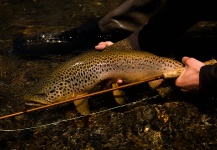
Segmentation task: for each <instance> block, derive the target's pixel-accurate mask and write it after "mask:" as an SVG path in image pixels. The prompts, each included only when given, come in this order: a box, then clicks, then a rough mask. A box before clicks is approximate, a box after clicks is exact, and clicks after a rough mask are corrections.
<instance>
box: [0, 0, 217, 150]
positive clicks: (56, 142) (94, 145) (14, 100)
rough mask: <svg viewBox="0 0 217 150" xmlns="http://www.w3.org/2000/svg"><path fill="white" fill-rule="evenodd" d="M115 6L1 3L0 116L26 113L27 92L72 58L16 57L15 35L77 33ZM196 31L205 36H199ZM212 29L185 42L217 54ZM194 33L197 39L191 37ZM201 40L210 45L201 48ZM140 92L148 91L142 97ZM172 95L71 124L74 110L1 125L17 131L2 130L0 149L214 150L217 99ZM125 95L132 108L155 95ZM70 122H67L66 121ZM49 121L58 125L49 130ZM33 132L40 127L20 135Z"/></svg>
mask: <svg viewBox="0 0 217 150" xmlns="http://www.w3.org/2000/svg"><path fill="white" fill-rule="evenodd" d="M120 1H121V0H116V1H113V0H62V1H60V0H52V1H51V0H1V1H0V33H1V34H0V53H1V55H0V104H1V105H0V116H3V115H7V114H10V113H14V112H18V111H22V110H23V109H26V108H25V105H24V101H23V100H22V95H23V93H24V92H25V90H26V89H28V88H29V87H31V86H34V83H35V82H37V81H38V80H40V78H43V77H44V76H46V75H47V74H48V73H50V71H51V70H52V69H53V68H55V67H57V66H58V65H59V64H61V63H63V62H64V61H65V60H67V59H69V58H70V57H72V54H71V55H64V56H61V55H48V56H42V57H35V58H34V57H31V58H22V57H19V56H14V55H12V54H11V51H12V41H13V39H14V38H16V37H18V36H19V35H20V34H25V35H27V36H28V35H34V34H40V33H46V32H48V33H53V32H61V31H64V30H66V29H70V28H73V27H76V26H78V25H80V24H82V23H84V22H86V21H88V20H90V19H92V18H98V17H101V16H103V15H104V14H105V13H106V12H108V11H109V10H112V9H113V8H115V7H116V6H117V5H118V4H119V3H120ZM201 28H203V29H206V30H202V31H201V32H200V29H201ZM213 28H214V30H213ZM216 31H217V30H216V23H215V22H211V23H206V22H202V23H200V24H198V25H197V26H196V29H195V30H193V31H192V32H190V34H187V35H186V36H188V37H190V39H193V42H195V41H198V39H199V44H198V42H195V44H193V47H194V46H195V45H198V47H199V48H200V49H202V48H203V49H204V48H209V49H215V47H216V45H213V43H216V42H213V41H214V39H217V38H216V37H217V36H216V35H217V34H215V33H217V32H216ZM195 32H200V33H201V34H199V36H198V35H196V36H192V35H194V33H195ZM192 33H193V34H192ZM198 37H199V38H198ZM204 39H205V40H206V41H207V42H205V43H203V42H201V40H202V41H203V40H204ZM207 43H208V44H207ZM179 46H181V47H182V46H183V45H179ZM183 47H184V46H183ZM198 47H197V48H198ZM191 48H192V46H191ZM177 49H180V48H179V47H177ZM194 50H197V49H196V48H194ZM144 89H146V90H147V91H148V92H144ZM176 92H177V93H178V94H176V93H175V94H173V95H171V97H172V98H170V99H162V98H155V99H150V100H147V102H146V101H143V102H139V103H136V104H135V105H130V106H125V107H123V108H120V109H116V110H108V111H107V112H103V113H100V114H94V115H92V116H90V117H84V118H80V119H75V120H74V119H72V118H74V117H76V116H79V114H78V113H77V112H76V111H75V110H74V106H73V105H72V104H69V105H63V106H58V107H55V108H52V109H46V110H43V111H38V112H35V113H29V114H25V115H21V116H17V117H12V118H9V119H4V120H0V129H11V130H15V131H11V132H6V131H0V149H60V148H62V149H129V148H130V149H137V150H138V149H182V148H183V149H207V148H210V149H212V148H214V147H216V145H217V143H216V141H217V137H216V135H217V134H216V131H217V128H216V127H217V120H216V106H217V105H216V101H212V100H210V99H209V98H207V97H204V96H200V95H199V94H183V93H180V92H179V91H176ZM125 93H126V95H127V97H128V98H129V102H132V101H135V100H139V99H142V98H144V96H152V95H155V94H156V92H154V91H152V90H150V89H149V88H148V87H147V86H146V85H141V86H137V87H136V88H133V87H132V88H129V89H126V91H125ZM90 101H91V103H92V104H91V110H92V112H96V111H99V110H104V109H108V108H111V107H116V106H117V104H115V102H114V100H113V98H112V97H111V95H110V94H108V95H105V96H99V97H94V98H92V99H91V100H90ZM67 119H72V120H68V121H64V120H67ZM53 122H60V123H57V124H50V123H53ZM46 124H47V125H46ZM41 125H43V126H41ZM44 125H45V126H44ZM35 126H40V127H37V128H31V129H25V128H29V127H35ZM16 129H25V130H22V131H20V130H19V131H16Z"/></svg>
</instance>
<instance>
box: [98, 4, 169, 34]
mask: <svg viewBox="0 0 217 150" xmlns="http://www.w3.org/2000/svg"><path fill="white" fill-rule="evenodd" d="M166 1H167V0H126V1H125V2H124V3H122V4H121V5H120V6H118V7H117V8H115V9H114V10H112V11H111V12H109V13H108V14H107V15H105V16H104V17H103V18H102V19H101V20H100V21H99V27H100V29H101V31H102V32H103V33H110V32H112V31H115V30H118V29H121V30H124V31H130V32H134V31H136V30H137V29H138V28H139V27H141V26H143V25H144V24H146V23H147V22H148V20H149V19H150V18H151V17H152V16H153V15H154V14H155V13H156V12H158V11H159V10H160V9H161V8H162V7H163V6H164V5H165V3H166Z"/></svg>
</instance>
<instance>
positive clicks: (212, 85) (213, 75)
mask: <svg viewBox="0 0 217 150" xmlns="http://www.w3.org/2000/svg"><path fill="white" fill-rule="evenodd" d="M199 81H200V82H199V83H200V89H201V90H203V91H205V92H206V93H208V94H211V95H217V64H214V65H206V66H203V67H201V69H200V74H199Z"/></svg>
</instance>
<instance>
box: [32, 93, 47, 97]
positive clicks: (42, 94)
mask: <svg viewBox="0 0 217 150" xmlns="http://www.w3.org/2000/svg"><path fill="white" fill-rule="evenodd" d="M32 95H33V96H36V95H37V96H46V94H45V93H38V94H32Z"/></svg>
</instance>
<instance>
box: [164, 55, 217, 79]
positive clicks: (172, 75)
mask: <svg viewBox="0 0 217 150" xmlns="http://www.w3.org/2000/svg"><path fill="white" fill-rule="evenodd" d="M215 63H217V61H216V60H215V59H211V60H208V61H206V62H204V64H205V65H213V64H215ZM183 70H184V67H182V68H178V69H175V70H171V71H168V72H165V73H163V77H164V79H171V78H178V77H179V76H180V75H181V73H182V71H183Z"/></svg>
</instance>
